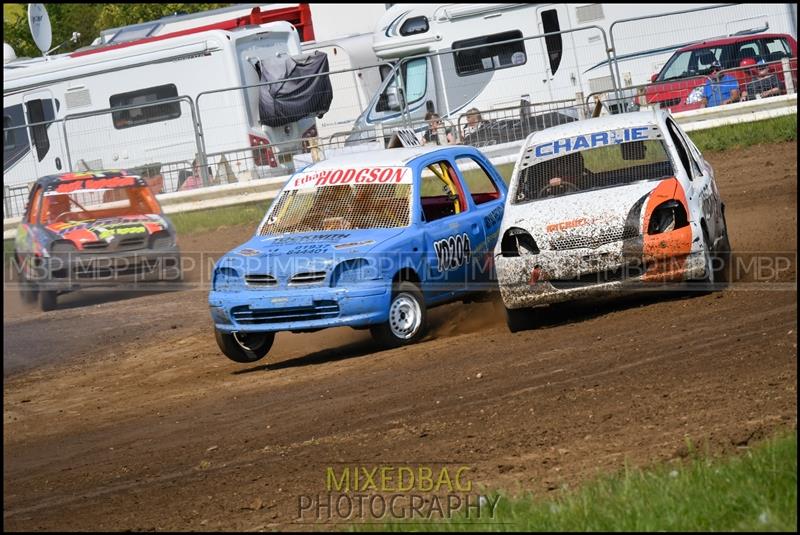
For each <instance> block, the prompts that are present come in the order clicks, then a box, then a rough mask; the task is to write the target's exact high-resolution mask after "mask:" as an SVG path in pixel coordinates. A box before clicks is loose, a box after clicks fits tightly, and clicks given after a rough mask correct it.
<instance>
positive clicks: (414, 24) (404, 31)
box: [400, 16, 428, 35]
mask: <svg viewBox="0 0 800 535" xmlns="http://www.w3.org/2000/svg"><path fill="white" fill-rule="evenodd" d="M427 31H428V17H425V16H422V17H411V18H410V19H408V20H407V21H405V22H404V23H403V25H402V26H400V35H417V34H418V33H425V32H427Z"/></svg>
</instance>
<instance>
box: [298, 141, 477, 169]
mask: <svg viewBox="0 0 800 535" xmlns="http://www.w3.org/2000/svg"><path fill="white" fill-rule="evenodd" d="M455 148H461V149H469V150H471V151H474V150H475V149H474V147H469V146H466V145H444V146H441V145H431V146H419V147H406V148H398V149H383V150H372V151H367V152H353V153H349V154H343V155H340V156H334V157H333V158H328V159H326V160H323V161H321V162H317V163H314V164H312V165H310V166H308V167H306V168H305V169H303V171H311V170H312V169H313V170H319V169H336V168H340V167H355V166H358V167H403V166H406V165H408V163H409V162H411V160H414V159H415V158H418V157H420V156H424V155H426V154H430V153H432V152H437V151H442V152H447V151H450V150H452V149H455Z"/></svg>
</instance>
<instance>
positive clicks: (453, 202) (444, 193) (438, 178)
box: [420, 161, 467, 222]
mask: <svg viewBox="0 0 800 535" xmlns="http://www.w3.org/2000/svg"><path fill="white" fill-rule="evenodd" d="M420 206H421V207H422V217H423V219H424V220H425V221H427V222H431V221H436V220H437V219H442V218H443V217H448V216H451V215H455V214H460V213H462V212H465V211H466V210H467V202H466V199H465V198H464V190H463V188H462V187H461V184H460V183H459V181H458V176H457V175H456V172H455V170H454V169H453V167H452V166H451V165H450V163H449V162H447V161H441V162H436V163H432V164H430V165H429V166H428V167H426V168H425V169H423V170H422V181H421V182H420Z"/></svg>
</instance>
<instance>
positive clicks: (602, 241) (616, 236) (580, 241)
mask: <svg viewBox="0 0 800 535" xmlns="http://www.w3.org/2000/svg"><path fill="white" fill-rule="evenodd" d="M638 235H639V231H638V230H636V229H635V228H633V227H623V228H618V229H613V230H609V231H607V232H603V233H601V234H599V235H597V236H563V237H561V238H556V239H553V240H550V248H551V249H553V250H554V251H567V250H569V249H597V248H598V247H601V246H603V245H607V244H609V243H614V242H616V241H621V240H627V239H630V238H635V237H636V236H638Z"/></svg>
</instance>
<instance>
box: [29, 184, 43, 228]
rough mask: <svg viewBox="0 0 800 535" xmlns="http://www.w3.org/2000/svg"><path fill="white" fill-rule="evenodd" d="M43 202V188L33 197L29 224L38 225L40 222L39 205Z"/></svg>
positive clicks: (34, 193)
mask: <svg viewBox="0 0 800 535" xmlns="http://www.w3.org/2000/svg"><path fill="white" fill-rule="evenodd" d="M41 200H42V188H38V189H37V190H36V191H34V192H33V195H31V200H30V205H29V207H30V212H29V214H28V221H27V222H28V223H38V221H39V205H40V204H41V202H40V201H41Z"/></svg>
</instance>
